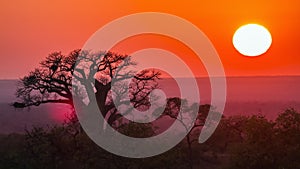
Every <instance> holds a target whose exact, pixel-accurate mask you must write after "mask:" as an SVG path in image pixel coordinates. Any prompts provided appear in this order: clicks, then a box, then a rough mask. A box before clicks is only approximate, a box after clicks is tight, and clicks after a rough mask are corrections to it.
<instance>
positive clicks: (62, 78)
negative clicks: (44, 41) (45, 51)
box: [12, 50, 160, 124]
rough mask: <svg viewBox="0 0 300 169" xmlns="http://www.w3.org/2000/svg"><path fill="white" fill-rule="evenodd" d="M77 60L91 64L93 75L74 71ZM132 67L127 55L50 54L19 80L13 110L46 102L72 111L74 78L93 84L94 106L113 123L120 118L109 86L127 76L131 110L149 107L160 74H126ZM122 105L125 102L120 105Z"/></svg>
mask: <svg viewBox="0 0 300 169" xmlns="http://www.w3.org/2000/svg"><path fill="white" fill-rule="evenodd" d="M78 59H81V60H85V61H89V62H91V65H90V67H89V69H90V72H95V74H86V72H84V71H83V70H82V71H81V70H80V69H76V71H75V65H76V61H78ZM136 64H137V63H135V62H134V61H133V60H132V58H131V57H130V56H128V55H122V54H117V53H113V52H94V53H93V52H90V51H81V50H74V51H72V52H71V53H70V54H68V55H63V54H62V53H61V52H53V53H51V54H49V55H48V56H47V57H46V58H45V60H43V61H42V62H40V67H38V68H36V69H34V70H33V71H31V72H29V74H28V75H26V76H24V77H23V78H21V79H20V81H19V83H18V88H17V91H16V96H17V98H18V99H19V102H15V103H13V104H12V105H13V106H15V107H16V108H24V107H30V106H39V105H41V104H47V103H63V104H67V105H70V106H71V109H73V94H74V92H75V93H76V92H80V90H79V89H76V87H75V88H73V90H72V77H76V80H80V81H87V82H90V81H94V88H95V89H96V91H95V92H94V93H93V94H94V96H95V97H96V100H97V104H98V107H99V109H100V111H101V113H102V115H103V116H104V117H106V116H107V115H108V114H109V118H108V123H109V124H113V122H114V121H116V120H117V119H118V118H120V117H122V115H121V114H120V113H119V112H118V110H117V109H116V107H115V105H114V102H113V101H112V98H111V86H112V85H114V84H117V82H120V81H122V80H124V79H126V78H128V77H133V79H132V80H131V83H130V87H129V93H130V104H132V105H133V107H134V108H143V107H144V108H145V107H147V106H149V104H150V103H149V98H148V97H149V94H150V93H151V91H152V90H153V89H155V88H157V82H156V80H157V79H158V78H159V76H160V72H158V71H156V70H154V69H151V70H150V69H147V70H141V71H140V72H135V71H132V70H128V71H126V69H128V68H129V67H131V66H134V65H136ZM112 79H114V80H112ZM73 80H74V79H73ZM89 85H90V84H89ZM73 87H74V86H73ZM120 90H121V89H120ZM120 104H122V103H120ZM124 104H128V103H125V102H124Z"/></svg>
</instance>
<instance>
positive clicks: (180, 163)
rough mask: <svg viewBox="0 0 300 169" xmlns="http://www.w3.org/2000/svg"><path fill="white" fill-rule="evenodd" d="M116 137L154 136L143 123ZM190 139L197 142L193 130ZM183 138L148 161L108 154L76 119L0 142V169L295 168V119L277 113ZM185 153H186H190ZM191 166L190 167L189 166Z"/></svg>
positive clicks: (299, 118)
mask: <svg viewBox="0 0 300 169" xmlns="http://www.w3.org/2000/svg"><path fill="white" fill-rule="evenodd" d="M120 132H122V133H124V134H126V135H135V136H136V137H149V136H151V135H153V134H154V132H153V127H152V126H151V125H149V124H136V123H129V124H127V125H123V127H122V128H120ZM194 133H195V134H191V138H192V139H193V140H196V139H197V134H196V133H197V131H195V132H194ZM190 146H191V152H190V149H189V143H188V141H187V139H185V140H183V141H182V142H181V143H180V144H178V145H177V146H175V147H174V148H172V149H171V150H169V151H167V152H165V153H163V154H161V155H158V156H155V157H150V158H143V159H129V158H124V157H119V156H116V155H113V154H111V153H109V152H107V151H105V150H103V149H101V148H100V147H98V146H97V145H96V144H94V143H93V142H92V141H91V140H90V139H89V138H88V136H86V134H85V133H84V132H83V131H82V129H81V127H80V125H79V123H78V121H77V120H76V118H74V117H71V118H69V120H68V122H66V123H65V124H64V125H61V126H52V127H48V128H39V127H35V128H33V129H32V130H30V131H26V133H25V134H23V135H22V134H10V135H2V136H1V137H0V154H1V158H0V168H1V169H27V168H28V169H41V168H43V169H48V168H49V169H96V168H97V169H99V168H105V169H123V168H124V169H139V168H143V169H144V168H145V169H152V168H166V169H167V168H216V169H217V168H218V169H219V168H220V169H240V168H243V169H297V168H299V167H300V114H299V113H297V112H296V111H295V110H293V109H288V110H286V111H285V112H282V113H281V114H280V115H279V116H278V118H277V119H276V120H275V121H269V120H267V119H266V118H264V117H263V116H258V115H253V116H249V117H245V116H235V117H226V118H223V119H222V121H221V123H220V124H219V127H218V128H217V130H216V132H215V133H214V134H213V136H212V137H211V138H210V139H209V140H208V141H207V142H205V143H203V144H199V143H198V142H196V141H193V142H191V145H190ZM190 153H191V154H190ZM191 164H192V165H191Z"/></svg>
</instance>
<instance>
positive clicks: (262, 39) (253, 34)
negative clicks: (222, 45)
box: [232, 24, 272, 56]
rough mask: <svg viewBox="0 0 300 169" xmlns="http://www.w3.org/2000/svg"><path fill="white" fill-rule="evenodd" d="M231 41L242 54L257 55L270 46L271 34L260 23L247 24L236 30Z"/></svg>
mask: <svg viewBox="0 0 300 169" xmlns="http://www.w3.org/2000/svg"><path fill="white" fill-rule="evenodd" d="M232 43H233V46H234V47H235V49H236V50H237V51H238V52H239V53H241V54H242V55H245V56H259V55H262V54H264V53H265V52H267V50H268V49H269V48H270V46H271V44H272V36H271V34H270V32H269V31H268V29H267V28H265V27H264V26H262V25H259V24H247V25H243V26H241V27H240V28H238V29H237V30H236V32H235V33H234V35H233V38H232Z"/></svg>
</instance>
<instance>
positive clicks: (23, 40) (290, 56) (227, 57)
mask: <svg viewBox="0 0 300 169" xmlns="http://www.w3.org/2000/svg"><path fill="white" fill-rule="evenodd" d="M299 6H300V1H297V0H290V1H271V0H270V1H259V0H252V1H248V2H244V1H228V0H226V1H225V0H224V1H197V0H195V1H175V0H172V1H168V0H151V1H150V0H149V1H137V0H132V1H125V0H123V1H121V0H118V1H111V0H110V1H108V0H106V1H102V0H101V1H77V0H65V1H59V0H54V1H51V2H50V3H45V2H43V1H40V0H16V1H4V0H2V1H1V2H0V23H1V26H0V37H1V38H0V49H1V56H0V57H1V67H0V79H12V78H18V77H21V76H23V75H25V74H27V72H28V71H30V70H32V69H33V68H34V67H36V66H38V63H39V62H40V61H41V60H42V59H43V58H45V56H47V54H48V53H50V52H53V51H63V52H64V53H68V52H69V51H71V50H73V49H77V48H81V47H82V46H83V44H84V43H85V41H86V40H87V39H88V38H89V37H90V36H91V35H92V34H93V33H94V32H95V31H96V30H98V29H99V28H100V27H101V26H103V25H105V24H106V23H108V22H110V21H112V20H114V19H116V18H119V17H121V16H124V15H128V14H133V13H136V12H150V11H151V12H165V13H170V14H173V15H177V16H179V17H182V18H184V19H186V20H188V21H190V22H192V23H193V24H195V25H196V26H198V27H199V28H200V29H201V30H202V31H203V32H204V33H205V34H206V35H207V36H208V37H209V38H210V40H211V41H212V42H213V44H214V45H215V48H216V49H217V51H218V53H219V55H220V58H221V60H222V62H223V65H224V69H225V73H226V75H229V76H241V75H300V55H299V47H300V46H299V44H300V43H298V40H299V39H300V33H299V30H300V19H299V18H300V9H299ZM247 23H259V24H262V25H264V26H265V27H267V28H268V29H269V31H270V32H271V34H272V38H273V44H272V46H271V48H270V49H269V51H268V52H267V53H266V54H263V55H262V56H259V57H256V58H249V57H245V56H242V55H240V54H239V53H238V52H237V51H236V50H235V49H234V48H233V45H232V43H231V39H232V36H233V33H234V32H235V30H236V29H237V28H238V27H239V26H241V25H243V24H247ZM145 39H146V40H147V41H146V42H145ZM141 42H144V43H141ZM126 46H127V47H128V48H126ZM145 47H161V48H164V49H167V50H171V51H173V52H174V53H176V54H178V55H180V56H181V57H182V58H183V59H184V60H185V61H186V62H187V63H188V64H189V65H190V66H191V68H192V69H193V70H194V72H195V74H196V75H202V74H203V70H202V69H200V70H199V69H197V66H198V65H199V64H201V62H199V61H197V62H196V61H195V56H193V53H192V52H191V51H189V49H188V48H187V47H185V46H184V45H183V44H181V43H179V42H176V41H175V40H172V39H170V38H167V37H159V36H154V35H144V36H136V37H133V38H130V39H127V40H124V42H122V43H121V44H120V45H119V46H118V47H117V48H116V49H123V50H124V51H125V52H130V51H134V50H137V49H142V48H145ZM204 74H205V73H204Z"/></svg>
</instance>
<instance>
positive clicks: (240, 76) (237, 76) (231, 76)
mask: <svg viewBox="0 0 300 169" xmlns="http://www.w3.org/2000/svg"><path fill="white" fill-rule="evenodd" d="M207 77H209V76H195V78H207ZM210 77H212V78H218V77H223V76H210ZM224 77H226V78H245V77H300V75H229V76H224ZM165 78H170V77H161V78H160V79H165ZM173 78H174V77H173ZM175 78H192V77H175ZM0 80H20V78H3V79H2V78H0Z"/></svg>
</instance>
